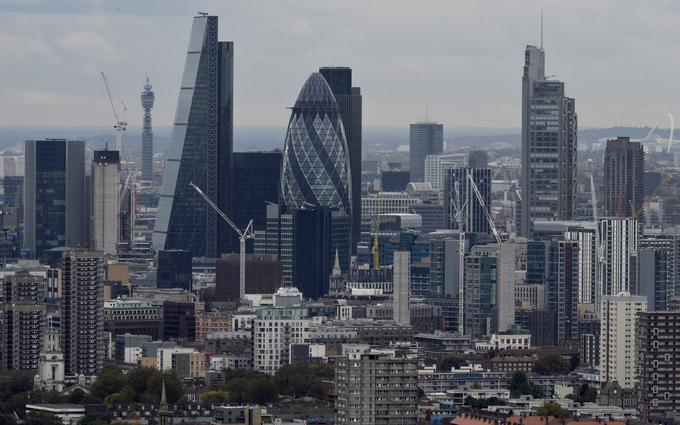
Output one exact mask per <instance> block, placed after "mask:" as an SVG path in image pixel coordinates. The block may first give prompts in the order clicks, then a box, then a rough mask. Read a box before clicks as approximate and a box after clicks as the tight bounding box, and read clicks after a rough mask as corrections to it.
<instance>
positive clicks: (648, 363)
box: [635, 311, 680, 417]
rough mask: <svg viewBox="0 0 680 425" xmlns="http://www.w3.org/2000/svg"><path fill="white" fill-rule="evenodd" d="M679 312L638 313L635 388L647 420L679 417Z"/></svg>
mask: <svg viewBox="0 0 680 425" xmlns="http://www.w3.org/2000/svg"><path fill="white" fill-rule="evenodd" d="M677 329H680V311H657V312H647V313H646V312H641V313H639V314H638V316H637V322H636V330H635V336H636V338H635V344H636V347H635V350H636V358H635V364H636V372H637V380H638V382H637V384H638V388H639V389H640V395H641V396H642V400H641V404H642V405H643V406H645V407H646V408H647V409H649V410H648V413H649V415H650V416H656V417H670V416H675V415H678V414H680V372H679V371H678V367H677V365H678V363H680V351H678V348H677V347H678V345H680V334H678V332H677Z"/></svg>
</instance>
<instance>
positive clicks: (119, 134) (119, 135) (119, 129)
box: [101, 72, 128, 156]
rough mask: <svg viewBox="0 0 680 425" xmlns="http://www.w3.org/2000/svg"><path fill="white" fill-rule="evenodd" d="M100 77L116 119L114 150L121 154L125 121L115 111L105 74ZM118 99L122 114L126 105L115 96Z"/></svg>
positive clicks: (112, 94) (109, 84) (125, 127)
mask: <svg viewBox="0 0 680 425" xmlns="http://www.w3.org/2000/svg"><path fill="white" fill-rule="evenodd" d="M101 75H102V80H104V86H106V94H108V96H109V102H110V103H111V109H112V110H113V116H114V118H115V119H116V123H115V124H114V125H113V129H114V130H116V149H118V152H119V153H120V154H121V156H122V154H123V132H124V131H125V130H127V124H128V123H127V121H125V119H124V118H122V117H121V116H120V115H119V114H118V110H117V109H116V104H115V103H114V101H113V97H114V95H115V93H114V91H113V89H112V88H111V83H109V79H108V78H106V74H104V73H103V72H102V73H101ZM116 98H118V101H119V102H120V104H121V106H122V107H123V112H125V111H127V109H128V108H127V105H126V104H125V102H123V99H121V98H120V97H118V96H116Z"/></svg>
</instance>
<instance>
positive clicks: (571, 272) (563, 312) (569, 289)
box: [545, 241, 579, 344]
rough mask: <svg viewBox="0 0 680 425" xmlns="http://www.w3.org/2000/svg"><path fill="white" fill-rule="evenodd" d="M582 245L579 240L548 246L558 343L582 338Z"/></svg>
mask: <svg viewBox="0 0 680 425" xmlns="http://www.w3.org/2000/svg"><path fill="white" fill-rule="evenodd" d="M578 255H579V246H578V242H576V241H551V242H549V243H548V261H547V270H546V286H547V287H546V288H545V291H546V301H547V307H548V309H549V310H552V311H554V312H556V314H557V321H556V322H557V329H556V334H555V336H556V343H557V344H562V343H563V342H566V341H570V340H577V339H578V282H579V279H578V278H579V275H578V273H579V256H578Z"/></svg>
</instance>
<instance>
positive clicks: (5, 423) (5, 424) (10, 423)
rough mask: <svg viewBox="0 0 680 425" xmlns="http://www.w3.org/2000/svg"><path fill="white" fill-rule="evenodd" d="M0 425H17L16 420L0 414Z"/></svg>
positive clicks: (8, 415) (5, 414) (10, 416)
mask: <svg viewBox="0 0 680 425" xmlns="http://www.w3.org/2000/svg"><path fill="white" fill-rule="evenodd" d="M0 425H17V420H16V419H14V416H12V415H10V414H7V413H2V414H0Z"/></svg>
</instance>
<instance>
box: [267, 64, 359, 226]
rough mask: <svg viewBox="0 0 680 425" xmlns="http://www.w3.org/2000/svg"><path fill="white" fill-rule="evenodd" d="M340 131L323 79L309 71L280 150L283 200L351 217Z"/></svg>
mask: <svg viewBox="0 0 680 425" xmlns="http://www.w3.org/2000/svg"><path fill="white" fill-rule="evenodd" d="M350 174H351V172H350V165H349V155H348V149H347V141H346V139H345V130H344V127H343V123H342V118H341V116H340V111H339V109H338V105H337V103H336V101H335V97H334V96H333V93H332V92H331V89H330V87H329V86H328V83H327V82H326V80H325V79H324V78H323V77H322V76H321V74H319V73H313V74H312V75H311V76H310V77H309V78H308V79H307V82H305V85H304V86H303V87H302V90H301V91H300V95H299V96H298V98H297V101H296V102H295V106H293V111H292V113H291V116H290V121H289V123H288V131H287V132H286V140H285V145H284V150H283V165H282V171H281V193H280V201H281V203H282V204H284V205H286V206H288V207H291V208H295V209H302V208H307V207H314V206H318V207H329V208H336V209H339V210H342V211H344V212H345V214H347V216H349V217H351V215H352V192H351V178H350Z"/></svg>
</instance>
